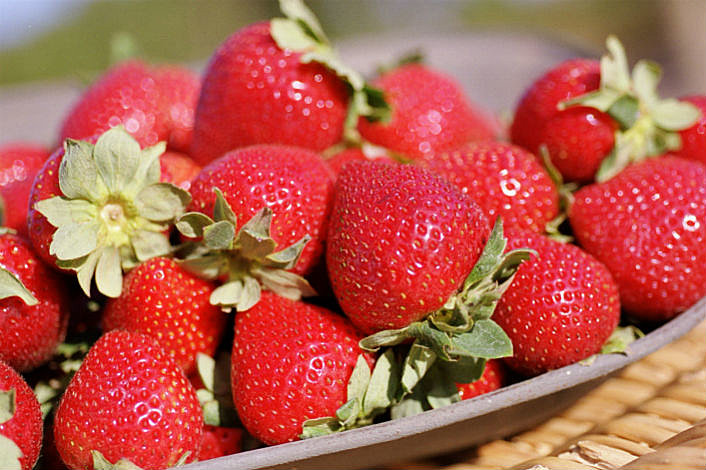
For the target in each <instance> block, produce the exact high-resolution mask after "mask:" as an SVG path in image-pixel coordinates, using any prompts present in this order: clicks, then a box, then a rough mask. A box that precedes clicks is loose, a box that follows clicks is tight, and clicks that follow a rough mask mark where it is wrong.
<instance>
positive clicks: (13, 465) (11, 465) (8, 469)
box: [0, 434, 23, 470]
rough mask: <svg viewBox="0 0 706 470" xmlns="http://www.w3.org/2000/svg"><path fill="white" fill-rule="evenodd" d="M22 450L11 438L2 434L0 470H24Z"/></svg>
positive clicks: (0, 441)
mask: <svg viewBox="0 0 706 470" xmlns="http://www.w3.org/2000/svg"><path fill="white" fill-rule="evenodd" d="M22 456H23V454H22V450H21V449H20V448H19V447H18V445H17V444H15V442H14V441H13V440H12V439H10V438H9V437H7V436H5V435H3V434H0V468H2V469H3V470H22V465H21V464H20V459H21V458H22Z"/></svg>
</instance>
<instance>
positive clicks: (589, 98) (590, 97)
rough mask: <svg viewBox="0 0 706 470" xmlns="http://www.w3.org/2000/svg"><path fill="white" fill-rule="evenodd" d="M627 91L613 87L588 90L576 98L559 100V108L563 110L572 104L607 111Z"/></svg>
mask: <svg viewBox="0 0 706 470" xmlns="http://www.w3.org/2000/svg"><path fill="white" fill-rule="evenodd" d="M624 94H625V93H624V92H622V91H616V90H611V89H600V90H596V91H591V92H588V93H586V94H584V95H580V96H577V97H575V98H570V99H568V100H565V101H561V102H559V104H558V105H557V109H558V110H559V111H562V110H564V109H566V108H569V107H571V106H577V105H580V106H588V107H589V108H595V109H597V110H599V111H603V112H606V111H608V109H610V107H611V106H613V103H615V102H616V101H617V100H618V99H620V97H621V96H623V95H624Z"/></svg>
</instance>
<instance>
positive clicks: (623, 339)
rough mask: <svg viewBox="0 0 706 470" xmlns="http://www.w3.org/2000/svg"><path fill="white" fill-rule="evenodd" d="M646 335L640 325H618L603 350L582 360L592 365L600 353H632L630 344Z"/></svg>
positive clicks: (584, 363)
mask: <svg viewBox="0 0 706 470" xmlns="http://www.w3.org/2000/svg"><path fill="white" fill-rule="evenodd" d="M643 336H645V333H643V332H642V330H640V329H639V328H638V327H636V326H634V325H627V326H616V327H615V329H614V330H613V332H612V333H611V334H610V336H609V337H608V339H607V340H606V341H605V343H603V346H602V347H601V350H600V351H599V352H598V353H597V354H594V355H593V356H589V357H587V358H586V359H584V360H582V361H581V364H583V365H591V364H593V362H594V361H595V360H596V359H597V358H598V356H599V355H600V354H624V355H626V356H627V355H628V354H630V345H631V344H632V343H633V342H635V341H637V340H638V339H640V338H642V337H643Z"/></svg>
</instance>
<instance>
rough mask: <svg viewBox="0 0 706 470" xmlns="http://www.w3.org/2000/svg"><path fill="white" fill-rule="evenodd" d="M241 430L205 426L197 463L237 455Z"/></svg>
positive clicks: (239, 447) (241, 436)
mask: <svg viewBox="0 0 706 470" xmlns="http://www.w3.org/2000/svg"><path fill="white" fill-rule="evenodd" d="M242 440H243V430H242V429H240V428H226V427H223V426H210V425H206V426H204V429H203V441H202V442H201V449H200V450H199V461H203V460H210V459H215V458H217V457H223V456H224V455H232V454H237V453H238V452H240V450H241V441H242Z"/></svg>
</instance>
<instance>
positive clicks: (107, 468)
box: [91, 450, 142, 470]
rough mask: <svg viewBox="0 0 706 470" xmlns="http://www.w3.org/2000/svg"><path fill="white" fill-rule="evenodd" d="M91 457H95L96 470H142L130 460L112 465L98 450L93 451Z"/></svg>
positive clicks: (94, 466) (119, 461)
mask: <svg viewBox="0 0 706 470" xmlns="http://www.w3.org/2000/svg"><path fill="white" fill-rule="evenodd" d="M91 456H92V457H93V468H94V469H95V470H142V469H141V468H140V467H138V466H137V465H135V464H134V463H132V462H130V461H129V460H128V459H120V460H118V461H117V462H116V463H114V464H113V463H110V461H109V460H108V459H106V458H105V457H104V456H103V454H101V453H100V452H99V451H97V450H92V451H91Z"/></svg>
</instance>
